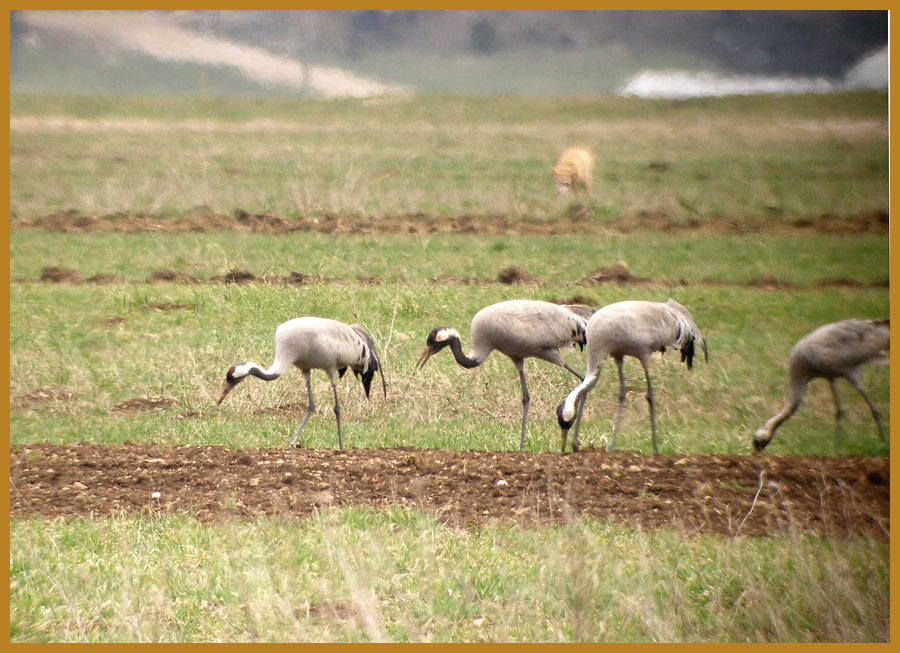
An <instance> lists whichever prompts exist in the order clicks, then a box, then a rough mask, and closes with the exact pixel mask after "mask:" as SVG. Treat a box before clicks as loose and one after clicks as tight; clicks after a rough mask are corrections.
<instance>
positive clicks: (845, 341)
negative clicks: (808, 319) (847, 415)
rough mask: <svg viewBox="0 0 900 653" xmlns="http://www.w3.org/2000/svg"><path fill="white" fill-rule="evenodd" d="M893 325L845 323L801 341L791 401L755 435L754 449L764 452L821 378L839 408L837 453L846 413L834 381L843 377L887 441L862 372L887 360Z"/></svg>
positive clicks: (792, 365)
mask: <svg viewBox="0 0 900 653" xmlns="http://www.w3.org/2000/svg"><path fill="white" fill-rule="evenodd" d="M890 324H891V323H890V319H883V320H842V321H840V322H833V323H831V324H826V325H824V326H821V327H819V328H818V329H816V330H815V331H812V332H811V333H808V334H807V335H805V336H803V337H802V338H801V339H800V340H798V341H797V343H796V344H795V345H794V347H793V348H792V349H791V353H790V356H789V357H788V367H789V369H790V379H791V380H790V399H789V401H788V403H787V405H786V406H785V407H784V408H783V409H782V410H781V411H779V412H778V413H776V414H775V415H773V416H772V417H771V418H770V419H769V420H768V421H767V422H766V423H765V424H763V425H762V426H760V427H759V428H758V429H757V430H756V432H755V433H754V434H753V446H754V447H755V448H756V450H757V451H761V450H762V449H764V448H765V447H766V445H768V444H769V442H770V441H771V440H772V437H773V436H774V435H775V431H776V430H777V429H778V427H779V426H781V425H782V424H783V423H784V422H786V421H787V420H788V418H790V416H791V415H793V414H794V413H795V412H796V411H797V408H799V407H800V402H801V401H802V400H803V395H804V394H805V393H806V386H807V385H808V384H809V382H810V381H812V380H813V379H814V378H817V377H821V378H824V379H827V380H828V384H829V385H830V386H831V396H832V398H833V399H834V408H835V429H834V447H835V451H836V450H837V448H838V445H839V443H840V435H841V418H842V417H843V415H844V411H843V409H842V408H841V403H840V400H839V399H838V394H837V388H836V387H835V384H834V382H835V380H836V379H838V378H841V377H843V378H845V379H847V381H849V382H850V384H851V385H852V386H853V387H854V388H856V389H857V391H858V392H859V394H861V395H862V397H863V399H865V400H866V404H868V406H869V410H870V411H871V413H872V417H873V418H874V419H875V425H876V426H877V427H878V435H879V436H880V437H881V440H882V442H883V441H884V430H883V429H882V426H881V416H880V414H879V413H878V410H877V409H876V408H875V406H874V405H873V404H872V402H871V401H870V400H869V397H868V396H867V395H866V393H865V390H863V387H862V385H861V384H860V382H859V374H858V371H859V367H860V366H861V365H864V364H865V363H869V362H871V361H876V360H879V359H883V358H884V353H885V351H887V350H888V349H889V348H890V344H891V328H890Z"/></svg>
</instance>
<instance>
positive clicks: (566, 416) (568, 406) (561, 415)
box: [556, 397, 578, 453]
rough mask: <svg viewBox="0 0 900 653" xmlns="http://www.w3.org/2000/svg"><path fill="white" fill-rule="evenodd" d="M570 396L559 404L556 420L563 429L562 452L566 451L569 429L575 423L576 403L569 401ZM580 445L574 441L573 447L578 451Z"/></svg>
mask: <svg viewBox="0 0 900 653" xmlns="http://www.w3.org/2000/svg"><path fill="white" fill-rule="evenodd" d="M567 400H568V397H566V399H565V400H563V401H562V402H560V404H559V406H557V407H556V421H557V422H559V428H560V429H561V430H562V449H561V453H566V441H567V440H568V439H569V429H571V428H572V424H574V423H575V414H576V413H575V405H574V402H573V403H569V402H568V401H567ZM577 447H578V445H577V444H576V443H575V442H574V441H573V442H572V448H573V450H574V451H578V448H577Z"/></svg>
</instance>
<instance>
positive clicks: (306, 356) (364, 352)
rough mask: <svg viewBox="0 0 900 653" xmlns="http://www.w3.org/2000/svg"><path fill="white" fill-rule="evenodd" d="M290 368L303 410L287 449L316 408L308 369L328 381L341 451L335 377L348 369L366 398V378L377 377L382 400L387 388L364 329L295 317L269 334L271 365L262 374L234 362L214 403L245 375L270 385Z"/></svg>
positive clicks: (253, 366) (258, 368)
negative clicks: (300, 386) (298, 378)
mask: <svg viewBox="0 0 900 653" xmlns="http://www.w3.org/2000/svg"><path fill="white" fill-rule="evenodd" d="M291 365H296V366H297V367H299V368H300V371H301V372H303V378H305V379H306V391H307V393H308V395H309V408H308V410H307V412H306V417H304V418H303V421H302V422H300V427H299V428H298V429H297V431H296V433H294V438H293V439H292V440H291V443H290V446H294V444H295V443H296V442H297V439H298V438H299V437H300V432H301V431H302V430H303V427H304V426H306V422H307V421H309V416H310V415H312V414H313V412H314V411H315V409H316V406H315V402H314V401H313V393H312V385H311V384H310V378H309V377H310V371H311V370H313V369H319V370H325V372H326V373H327V374H328V378H329V379H330V380H331V389H332V391H333V392H334V417H335V420H336V421H337V432H338V446H339V447H340V448H341V449H343V448H344V440H343V436H342V434H341V406H340V403H339V402H338V396H337V385H336V383H337V381H336V379H335V374H337V375H338V377H339V378H343V376H344V373H345V372H346V371H347V368H348V367H349V368H350V369H351V370H353V374H354V375H355V376H357V377H360V378H361V380H362V384H363V388H364V389H365V392H366V399H368V398H369V388H370V387H371V385H372V378H373V377H374V376H375V372H376V371H377V372H378V373H380V374H381V387H382V390H383V391H384V396H385V397H387V385H386V384H385V382H384V372H383V371H382V369H381V363H380V362H379V360H378V355H377V354H376V353H375V341H374V340H372V336H370V335H369V334H368V333H367V332H366V331H365V329H363V328H362V327H361V326H359V325H357V324H354V325H348V324H344V323H343V322H338V321H337V320H328V319H325V318H321V317H298V318H294V319H293V320H288V321H287V322H284V323H282V324H280V325H278V328H277V329H275V361H274V362H273V363H272V365H271V366H270V367H269V368H268V369H265V370H264V369H262V366H261V365H260V364H259V363H255V362H253V361H249V362H246V363H238V364H237V365H233V366H231V367H230V368H229V369H228V372H227V373H226V374H225V385H224V386H223V388H222V396H221V397H220V398H219V401H218V403H220V404H221V403H222V400H223V399H225V397H226V396H227V395H228V393H229V392H231V391H232V390H233V389H234V387H235V386H236V385H237V384H238V383H240V382H241V381H243V380H244V379H245V378H247V377H248V376H255V377H257V378H259V379H262V380H263V381H274V380H275V379H277V378H278V377H279V376H281V375H282V374H284V372H285V371H286V370H287V369H288V367H290V366H291Z"/></svg>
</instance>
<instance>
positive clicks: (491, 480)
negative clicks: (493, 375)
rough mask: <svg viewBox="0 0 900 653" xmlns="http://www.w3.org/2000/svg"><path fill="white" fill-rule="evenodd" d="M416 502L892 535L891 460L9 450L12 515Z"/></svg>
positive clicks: (445, 513) (545, 514)
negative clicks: (890, 513) (890, 510)
mask: <svg viewBox="0 0 900 653" xmlns="http://www.w3.org/2000/svg"><path fill="white" fill-rule="evenodd" d="M341 505H370V506H373V507H376V508H388V507H390V506H394V505H405V506H412V507H416V508H418V509H421V510H425V511H428V512H431V513H433V514H435V515H436V516H437V517H438V518H439V519H441V520H442V521H444V522H445V523H448V524H451V525H454V526H458V527H470V526H479V525H483V524H486V523H489V522H491V521H494V520H511V521H513V522H515V523H517V524H519V525H522V526H530V525H544V524H549V523H560V522H565V521H567V520H570V519H572V518H575V517H579V516H591V517H594V518H598V519H610V520H613V521H616V522H620V523H624V524H628V525H631V526H635V527H640V528H644V529H655V528H659V527H664V526H668V525H674V526H675V527H676V528H680V529H683V530H684V532H685V533H686V534H699V533H715V534H721V535H726V536H734V535H736V534H742V535H757V536H762V535H769V534H772V533H777V532H785V531H791V532H793V531H803V530H811V531H815V532H819V533H824V534H827V535H830V536H847V535H852V534H856V533H866V534H869V535H873V536H876V537H889V533H890V515H889V508H890V465H889V459H888V458H875V457H846V458H837V457H834V458H831V457H815V456H775V455H759V454H757V455H717V454H700V455H687V456H643V455H640V454H636V453H627V452H616V453H605V452H599V451H589V452H582V453H578V454H569V455H564V456H563V455H559V454H553V453H525V452H496V451H442V450H432V449H427V450H422V449H413V448H409V447H400V448H397V449H373V450H369V449H348V450H344V451H336V450H328V449H324V450H313V449H254V450H232V449H228V448H226V447H217V446H205V447H196V446H174V447H173V446H163V445H151V444H131V443H126V444H121V445H87V444H83V445H52V444H27V445H17V446H13V447H11V448H10V512H11V514H12V516H13V517H32V516H42V517H46V518H55V517H74V516H88V515H95V516H96V515H107V514H116V513H118V512H120V511H124V512H127V513H141V512H167V511H190V512H191V513H192V514H194V515H195V516H196V517H197V518H199V519H201V520H211V521H219V520H223V519H243V518H251V517H252V516H254V515H257V514H279V515H285V516H292V517H296V518H304V517H307V516H310V515H311V514H313V513H314V512H315V511H316V510H317V509H318V508H320V507H323V506H341Z"/></svg>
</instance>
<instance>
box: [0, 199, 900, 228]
mask: <svg viewBox="0 0 900 653" xmlns="http://www.w3.org/2000/svg"><path fill="white" fill-rule="evenodd" d="M889 222H890V220H889V217H888V214H887V212H877V213H873V214H865V215H857V216H836V215H824V216H819V217H814V218H808V217H802V218H790V217H778V218H767V217H759V218H741V219H737V218H730V217H727V216H718V215H711V216H703V218H702V219H701V218H689V219H674V218H672V217H670V216H668V215H663V214H652V213H640V214H638V215H634V216H628V217H624V218H619V219H614V220H611V219H600V218H594V217H592V216H591V215H590V212H589V211H588V210H587V208H586V207H584V206H575V207H572V208H570V210H569V211H568V212H567V213H566V214H565V215H563V216H561V217H559V218H553V219H537V218H516V217H512V216H505V215H451V216H443V215H440V216H438V215H424V214H411V215H400V216H384V217H372V216H360V215H339V214H335V213H325V214H323V215H313V216H303V217H297V218H285V217H281V216H277V215H272V214H270V213H249V212H248V211H244V210H242V209H238V210H237V211H235V213H234V215H224V214H221V213H215V212H213V211H211V210H209V209H208V208H205V207H201V208H199V209H197V210H195V211H193V212H191V213H188V214H185V215H179V216H158V215H132V214H127V213H113V214H110V215H105V216H82V215H79V214H78V212H77V211H74V210H70V211H60V212H57V213H52V214H49V215H44V216H40V217H37V218H33V219H27V220H14V221H12V222H11V223H10V227H11V228H12V229H45V230H49V231H64V232H68V233H92V232H99V231H115V232H122V233H134V232H140V231H155V232H162V233H183V232H205V231H247V232H255V233H270V234H283V233H290V232H293V231H315V232H319V233H326V234H338V235H348V234H398V233H400V234H407V233H408V234H435V233H457V234H487V235H502V234H507V235H515V234H530V235H551V234H584V233H643V232H646V231H665V232H693V231H697V232H710V233H748V234H752V233H797V232H803V233H826V234H854V233H883V234H887V232H888V224H889Z"/></svg>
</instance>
